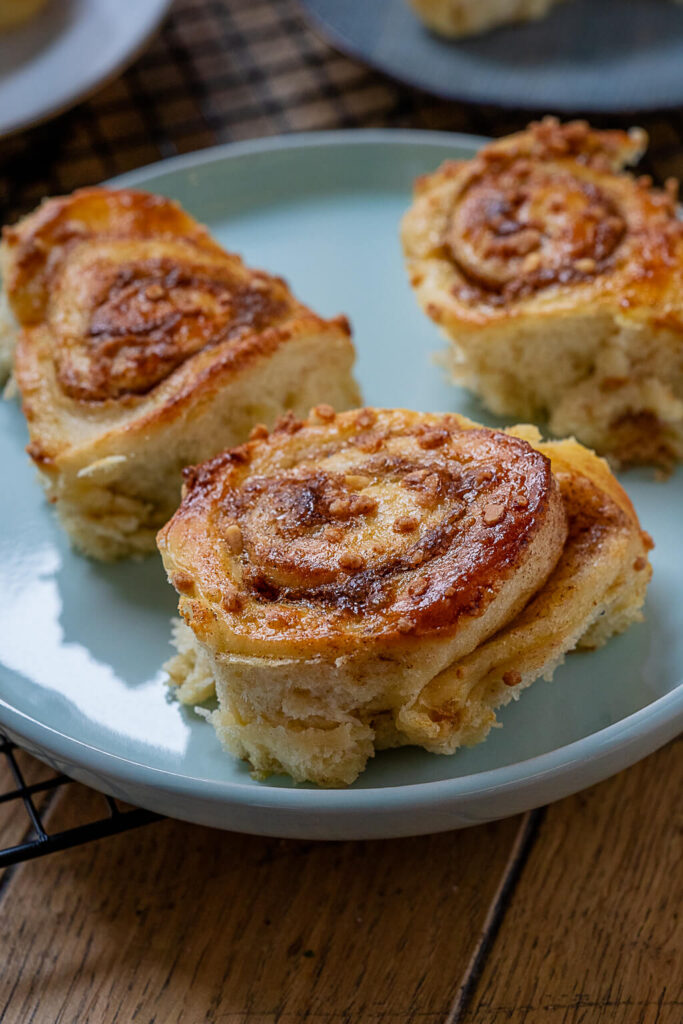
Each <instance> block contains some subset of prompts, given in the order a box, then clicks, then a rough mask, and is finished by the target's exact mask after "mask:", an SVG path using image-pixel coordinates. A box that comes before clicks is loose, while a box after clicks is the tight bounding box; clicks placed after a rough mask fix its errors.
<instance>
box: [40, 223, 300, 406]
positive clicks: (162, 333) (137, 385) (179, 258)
mask: <svg viewBox="0 0 683 1024" xmlns="http://www.w3.org/2000/svg"><path fill="white" fill-rule="evenodd" d="M122 248H124V251H121V249H122ZM126 248H128V247H127V246H125V247H122V246H120V245H119V244H117V243H109V244H105V245H104V246H102V245H100V246H96V245H95V246H93V247H91V248H90V249H89V250H88V252H87V253H84V254H83V258H81V259H75V260H74V261H73V262H72V264H71V265H70V266H68V267H67V268H66V270H65V274H64V277H63V278H62V281H61V288H62V293H63V294H64V296H65V299H66V298H67V296H69V301H72V302H74V304H75V306H76V308H75V309H74V311H73V316H74V317H75V318H77V322H78V327H77V329H76V330H75V331H72V330H69V329H68V328H67V330H62V323H61V322H57V323H56V324H55V352H54V355H55V363H56V367H57V377H58V380H59V382H60V385H61V387H62V389H63V391H64V392H65V393H66V394H68V395H69V396H70V397H71V398H76V399H81V400H89V401H92V400H103V399H109V398H120V397H122V396H124V395H128V394H138V395H139V394H145V393H147V392H148V391H150V390H151V389H152V388H153V387H155V386H156V385H157V384H159V383H160V382H161V381H163V380H164V379H165V378H166V377H167V376H168V375H169V374H170V373H172V372H173V371H174V370H175V369H177V367H179V366H180V365H181V364H182V363H183V362H184V361H185V360H186V359H188V358H189V357H190V356H193V355H195V354H196V353H197V352H201V351H202V350H203V349H206V348H210V347H213V346H215V345H218V344H219V343H221V342H223V341H226V340H228V339H230V338H234V337H238V336H240V335H241V334H243V333H245V332H250V331H258V330H262V329H263V328H264V327H266V326H268V325H269V324H272V323H273V322H274V321H276V320H278V319H280V318H282V317H283V315H285V314H286V313H287V312H288V310H289V308H290V305H289V303H288V301H287V292H286V289H285V288H284V287H283V286H282V284H281V283H280V282H278V281H276V280H274V279H269V278H267V277H266V275H257V274H252V275H250V276H249V277H248V278H246V277H245V275H243V274H240V273H236V272H235V269H234V268H233V267H231V266H230V264H229V263H228V262H227V261H226V263H225V264H224V265H223V264H221V263H220V262H219V261H206V262H202V261H201V259H198V258H197V255H198V254H196V253H194V252H192V251H191V250H183V248H182V247H181V246H178V245H177V244H175V243H173V244H171V243H166V244H165V246H164V248H165V249H166V250H167V254H166V255H163V256H160V255H157V254H156V252H155V250H158V248H159V244H158V243H156V244H154V245H153V246H148V245H147V244H146V243H145V242H139V243H137V245H136V247H135V248H136V253H135V256H134V258H130V255H129V254H128V253H127V252H126V251H125V249H126ZM148 249H151V253H150V255H149V256H147V258H145V257H146V250H148Z"/></svg>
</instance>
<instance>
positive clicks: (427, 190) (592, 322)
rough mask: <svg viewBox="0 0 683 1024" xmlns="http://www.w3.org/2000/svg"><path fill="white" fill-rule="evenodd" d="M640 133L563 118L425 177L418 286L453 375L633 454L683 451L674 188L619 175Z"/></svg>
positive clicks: (505, 403) (682, 302) (603, 448)
mask: <svg viewBox="0 0 683 1024" xmlns="http://www.w3.org/2000/svg"><path fill="white" fill-rule="evenodd" d="M645 141H646V137H645V135H644V133H643V132H642V131H640V130H637V129H634V130H632V131H631V132H629V133H626V132H622V131H593V130H592V129H591V128H589V127H588V125H587V124H585V123H584V122H579V121H577V122H573V123H571V124H565V125H560V124H559V123H558V122H557V121H555V120H554V119H552V118H549V119H546V120H545V121H543V122H541V123H539V124H533V125H531V126H530V127H529V129H528V130H527V131H525V132H522V133H520V134H519V135H512V136H510V137H509V138H506V139H502V140H500V141H498V142H493V143H491V144H490V145H488V146H485V147H484V148H483V149H482V150H481V151H480V153H479V154H478V155H477V156H476V157H475V158H474V159H473V160H469V161H461V162H451V163H447V164H444V165H443V167H441V168H440V169H439V170H438V171H436V173H434V174H432V175H429V176H428V177H426V178H424V179H422V180H420V181H418V182H417V186H416V194H415V202H414V204H413V206H412V208H411V209H410V210H409V212H408V213H407V214H406V216H405V219H404V221H403V228H402V237H403V245H404V250H405V255H406V259H407V264H408V271H409V275H410V280H411V283H412V285H413V287H414V288H415V290H416V293H417V297H418V300H419V302H420V304H421V306H422V307H423V309H424V310H425V312H426V313H427V314H428V315H429V316H430V317H431V318H432V319H433V320H434V321H435V322H436V323H437V324H439V325H440V327H441V328H442V330H443V331H444V332H445V334H446V335H447V336H448V337H449V338H450V339H451V341H452V345H451V346H450V356H449V362H450V368H451V371H452V374H453V377H454V379H455V380H456V381H457V382H459V383H461V384H464V385H465V386H466V387H468V388H470V389H471V390H472V391H474V392H475V393H476V394H478V395H479V396H480V397H481V398H482V399H483V401H484V402H485V403H486V405H487V406H488V407H489V408H490V409H492V410H493V411H494V412H496V413H500V414H503V415H508V416H515V417H519V418H524V419H538V418H547V420H548V422H549V427H550V430H551V431H552V432H553V433H554V434H556V435H559V436H562V435H567V434H574V435H575V436H576V437H578V438H579V439H580V440H581V441H583V442H585V443H586V444H589V445H591V447H593V448H595V449H596V450H598V451H600V452H603V453H605V454H609V455H612V456H614V457H615V459H617V460H619V461H622V462H650V461H652V462H657V463H665V464H666V463H669V462H671V461H672V460H675V459H680V458H681V457H682V456H683V287H682V284H681V281H682V276H681V275H682V273H683V233H682V226H681V223H680V221H679V220H678V217H677V207H676V202H675V190H674V189H673V188H669V189H668V190H666V191H660V190H659V189H655V188H653V187H652V183H651V181H650V179H649V178H643V177H641V178H635V177H633V176H632V175H631V174H629V173H626V172H624V171H623V170H622V168H623V167H624V165H625V164H629V163H633V162H634V161H635V160H637V159H638V157H639V156H640V154H641V153H642V151H643V149H644V146H645Z"/></svg>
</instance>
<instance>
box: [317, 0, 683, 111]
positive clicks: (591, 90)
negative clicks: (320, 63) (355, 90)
mask: <svg viewBox="0 0 683 1024" xmlns="http://www.w3.org/2000/svg"><path fill="white" fill-rule="evenodd" d="M303 4H304V7H305V8H306V9H307V11H308V12H309V14H311V15H312V18H313V22H314V24H316V25H317V26H318V27H319V28H320V29H322V30H323V33H324V34H325V35H326V36H327V37H328V39H330V40H331V41H332V42H333V43H334V45H335V46H337V47H338V48H339V49H340V50H343V51H345V52H346V53H349V54H351V55H352V56H354V57H357V58H358V59H360V60H362V61H365V62H366V63H368V64H371V65H372V66H373V67H376V68H379V69H380V70H381V71H384V72H385V73H386V74H388V75H391V76H392V77H393V78H397V79H399V80H400V81H402V82H406V83H408V84H409V85H413V86H417V87H418V88H421V89H424V90H426V91H427V92H431V93H434V94H436V95H437V96H442V97H444V98H446V99H453V100H466V101H469V102H474V103H491V104H495V105H498V106H503V107H518V108H523V109H533V110H540V109H543V110H547V111H582V112H585V113H596V112H604V113H615V112H627V111H631V110H653V109H658V108H662V107H672V106H677V105H679V104H681V103H683V5H682V6H678V5H676V4H675V3H673V2H671V0H567V2H566V3H564V4H561V5H560V6H559V7H557V8H556V9H554V10H552V11H551V12H550V13H549V14H548V16H547V17H546V18H544V19H542V20H540V21H534V22H527V23H525V24H518V25H512V26H505V27H502V28H498V29H495V30H493V31H491V32H488V33H486V34H484V35H481V36H477V37H472V38H469V39H461V40H453V41H449V40H445V39H440V38H439V37H438V36H435V35H433V34H432V33H430V32H429V31H428V30H427V29H426V28H424V27H423V25H422V23H421V22H420V21H419V20H418V18H417V17H416V16H415V15H414V14H413V12H412V10H411V9H410V8H409V6H408V3H407V0H343V2H342V0H303Z"/></svg>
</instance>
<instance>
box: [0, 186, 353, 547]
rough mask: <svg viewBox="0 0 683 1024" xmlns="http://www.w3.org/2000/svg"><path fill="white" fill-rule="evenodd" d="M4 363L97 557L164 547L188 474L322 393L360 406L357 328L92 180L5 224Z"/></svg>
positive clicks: (169, 218)
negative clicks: (355, 371) (158, 542)
mask: <svg viewBox="0 0 683 1024" xmlns="http://www.w3.org/2000/svg"><path fill="white" fill-rule="evenodd" d="M0 261H1V263H2V278H3V285H4V289H5V298H6V300H7V304H8V306H9V307H10V309H11V312H8V313H7V315H4V314H3V313H0V370H2V369H4V371H5V372H6V371H8V370H9V368H10V362H11V353H12V349H13V347H14V340H15V336H16V333H17V332H16V328H15V327H14V324H15V323H17V322H18V324H19V325H20V326H21V330H20V331H19V340H18V344H17V350H16V355H15V378H16V382H17V386H18V388H19V391H20V394H21V398H22V403H23V409H24V413H25V415H26V418H27V421H28V426H29V434H30V439H31V443H30V445H29V448H28V451H29V454H30V455H31V457H32V458H33V460H34V462H35V463H36V465H37V467H38V469H39V471H40V475H41V479H42V481H43V483H44V484H45V487H46V490H47V493H48V497H49V500H50V501H51V502H53V503H54V504H55V505H56V511H57V513H58V515H59V517H60V520H61V522H62V524H63V525H64V527H65V528H66V530H67V531H68V533H69V535H70V537H71V539H72V541H73V543H74V544H75V545H76V547H78V548H79V549H80V550H81V551H83V552H85V553H86V554H89V555H91V556H93V557H95V558H99V559H104V560H108V559H112V558H119V557H124V556H126V555H140V554H144V553H147V552H151V551H153V550H154V536H155V533H156V531H157V530H158V529H159V527H160V526H161V525H162V524H163V523H164V522H166V520H167V519H168V518H169V517H170V516H171V515H172V514H173V512H174V510H175V508H176V507H177V505H178V502H179V500H180V488H181V476H180V474H181V470H182V468H183V467H184V466H186V465H188V464H191V463H194V462H198V461H202V460H204V459H207V458H208V457H210V456H211V455H213V454H214V453H215V452H217V451H220V450H221V449H223V448H225V447H226V446H233V445H236V444H239V443H241V442H242V441H245V440H246V438H247V436H248V434H249V431H250V429H251V428H252V427H253V426H254V425H255V424H256V423H258V422H263V423H265V424H267V425H271V424H272V423H273V422H274V420H275V419H276V417H277V416H278V415H280V414H282V413H284V412H285V411H286V410H289V409H293V410H294V411H295V412H297V413H299V414H301V413H303V412H304V411H306V410H307V409H308V408H310V405H311V404H312V403H314V402H316V401H319V400H320V398H321V397H323V396H324V397H325V398H326V400H327V401H328V402H329V403H330V404H331V405H332V406H334V407H335V408H345V407H348V406H350V405H351V406H353V405H356V404H357V403H358V399H359V395H358V389H357V386H356V384H355V381H354V379H353V376H352V364H353V360H354V350H353V345H352V342H351V338H350V328H349V325H348V322H347V321H346V320H345V319H344V318H343V317H339V318H337V319H335V320H329V321H326V320H322V319H321V318H319V317H317V316H316V315H315V314H314V313H312V312H311V311H310V310H308V309H307V308H306V307H305V306H303V305H302V304H301V303H300V302H298V300H297V299H296V298H295V297H294V296H293V295H292V293H291V291H290V290H289V289H288V287H287V285H286V283H285V282H284V281H283V280H282V279H280V278H276V277H273V276H272V275H269V274H267V273H265V272H263V271H258V270H252V269H250V268H249V267H247V266H245V264H244V263H243V262H242V260H241V259H240V257H239V256H237V255H235V254H232V253H228V252H226V251H224V250H223V249H222V248H221V247H220V246H219V245H218V244H217V243H216V242H215V241H214V240H213V239H212V238H211V237H210V235H209V234H208V232H207V231H206V229H205V228H204V227H203V226H202V225H200V224H198V223H197V222H196V221H195V220H193V218H191V217H190V216H189V215H188V214H186V213H184V211H183V210H182V209H181V208H180V207H179V206H178V205H177V204H176V203H174V202H171V201H169V200H167V199H164V198H162V197H158V196H152V195H148V194H146V193H142V192H136V191H133V190H127V189H122V190H116V189H107V188H92V189H83V190H80V191H78V192H75V193H73V194H72V195H71V196H65V197H61V198H57V199H51V200H47V201H46V202H44V203H43V204H42V205H41V206H40V207H39V208H38V209H37V210H36V211H35V212H34V213H32V214H31V215H30V216H28V217H26V218H24V220H22V221H20V222H19V224H17V225H15V226H14V227H11V228H6V229H5V230H4V232H3V242H2V246H1V248H0Z"/></svg>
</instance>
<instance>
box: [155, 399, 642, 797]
mask: <svg viewBox="0 0 683 1024" xmlns="http://www.w3.org/2000/svg"><path fill="white" fill-rule="evenodd" d="M595 461H596V462H597V460H595ZM608 476H609V474H608ZM610 479H612V478H611V477H610ZM616 486H617V487H618V485H616ZM598 495H599V499H600V500H599V501H598V502H597V506H598V507H597V508H593V510H592V512H591V513H589V519H590V520H591V522H590V524H589V527H590V529H591V530H592V529H593V527H595V525H596V522H594V520H595V521H599V526H600V529H602V530H603V531H607V532H609V530H610V524H609V523H608V516H607V513H606V512H605V509H604V492H603V491H602V490H600V491H599V492H598ZM575 504H577V506H578V505H579V504H585V502H581V501H579V500H578V499H577V501H576V502H575ZM594 504H595V503H594ZM614 514H615V523H617V522H618V528H619V529H623V528H624V524H625V523H626V519H625V516H624V514H623V513H622V512H620V511H619V510H618V509H617V510H616V511H615V513H614ZM631 514H632V510H631ZM570 520H571V513H570V510H569V508H568V505H567V502H566V501H565V499H564V498H563V494H562V486H561V483H560V481H559V480H558V479H557V478H556V476H555V475H554V473H553V471H552V466H551V462H550V459H549V458H548V457H547V456H546V455H545V454H543V453H542V452H541V451H539V450H538V447H534V446H532V445H531V444H529V443H528V441H526V440H525V439H523V438H521V437H518V436H514V435H512V434H506V433H500V432H496V431H493V430H489V429H487V428H483V427H478V426H477V425H476V424H473V423H471V422H470V421H468V420H465V419H463V418H462V417H459V416H455V415H444V416H434V415H425V414H419V413H413V412H407V411H405V410H394V411H391V410H377V409H362V410H358V411H356V412H349V413H341V414H339V415H336V416H335V414H334V411H333V410H332V409H331V408H329V407H326V406H323V407H318V408H317V409H314V410H313V412H312V414H311V416H310V418H309V419H308V420H307V421H305V422H301V421H299V420H296V419H295V418H294V417H287V418H285V419H284V420H282V421H281V422H280V423H279V424H278V425H277V426H276V428H275V430H274V431H273V433H272V434H270V435H268V432H267V431H266V430H265V428H263V429H260V428H259V429H257V430H256V432H255V434H254V436H253V438H252V440H251V441H249V442H248V443H247V444H245V445H243V446H241V447H239V448H237V449H233V450H230V451H227V452H225V453H223V454H222V455H219V456H217V457H216V458H214V459H213V460H211V461H210V462H208V463H205V464H204V465H201V466H198V467H194V468H192V469H189V470H187V471H186V474H185V488H184V497H183V501H182V503H181V506H180V508H179V510H178V512H177V513H176V514H175V516H174V517H173V519H172V520H171V521H170V523H168V524H167V525H166V526H165V527H164V528H163V529H162V530H161V532H160V534H159V537H158V544H159V548H160V551H161V554H162V558H163V560H164V565H165V567H166V570H167V572H168V575H169V579H170V581H171V583H172V584H173V585H174V586H175V588H176V589H177V590H178V592H179V594H180V611H181V614H182V616H183V618H184V620H185V623H186V625H185V626H183V627H182V628H180V629H179V631H178V632H177V643H178V646H179V652H180V653H179V655H178V657H177V658H176V659H175V660H174V662H173V663H171V665H170V667H169V671H170V674H171V677H172V678H173V679H174V681H175V682H176V683H178V685H179V686H180V691H179V695H180V697H181V699H182V700H185V701H187V702H190V703H195V702H197V701H198V700H202V699H204V698H205V697H206V696H208V695H209V694H210V693H211V692H212V691H213V688H214V686H216V688H217V693H218V698H219V703H220V710H219V711H218V712H216V714H215V715H214V724H215V725H216V728H217V730H218V733H219V736H220V737H221V739H222V740H223V742H224V743H225V745H226V746H227V747H228V749H229V750H232V751H233V752H236V753H238V754H240V755H241V756H245V757H247V758H248V759H249V760H250V762H251V764H252V766H253V767H254V768H255V769H256V770H257V771H270V770H279V769H284V770H285V771H287V772H289V773H290V774H292V775H293V776H294V777H295V778H297V779H310V780H313V781H316V782H320V783H322V784H340V783H348V782H350V781H352V780H353V778H354V777H355V776H356V775H357V774H358V772H359V771H360V770H361V769H362V767H363V765H364V763H365V761H366V760H367V757H368V756H369V755H370V754H371V753H372V751H373V749H374V747H375V746H383V745H388V744H391V745H395V744H396V743H419V744H421V745H423V746H428V747H429V748H430V749H454V747H455V746H457V745H458V744H459V743H460V742H469V741H470V739H471V738H472V736H473V735H474V734H477V733H478V734H479V738H483V734H485V732H486V731H487V730H488V728H489V727H490V724H491V720H492V713H491V710H490V707H489V706H487V708H486V715H484V719H485V723H484V724H482V721H481V719H482V715H481V711H480V710H479V711H477V715H476V716H475V717H476V723H477V724H476V726H475V725H474V724H473V722H469V724H468V723H467V721H466V715H465V710H466V709H465V705H463V703H462V701H461V702H460V703H459V705H458V708H457V713H456V711H454V710H453V709H451V710H449V711H448V714H446V712H445V711H444V708H445V707H447V706H448V707H450V705H449V701H451V700H452V699H453V693H454V688H453V687H452V686H450V687H449V686H446V690H447V696H446V697H444V695H443V692H442V690H441V689H440V687H441V684H442V683H444V680H446V677H447V675H448V674H449V673H450V674H452V673H453V672H455V671H456V670H457V669H458V668H459V667H460V666H462V665H463V664H465V663H466V662H467V659H468V658H469V659H472V658H474V657H475V656H476V652H480V653H481V651H482V650H483V648H484V647H486V645H487V644H488V643H491V642H492V641H491V638H492V637H493V636H494V635H496V636H498V635H500V633H501V630H504V629H506V628H507V627H508V626H509V625H510V624H512V623H515V622H517V620H518V619H519V617H520V616H522V615H524V610H525V609H526V608H528V607H529V606H530V603H531V602H533V601H534V600H539V595H543V593H544V590H545V588H546V587H548V586H549V585H550V584H549V579H550V580H552V579H553V574H557V572H558V566H559V565H560V563H561V562H562V560H563V559H564V560H565V562H566V560H567V558H568V557H569V555H568V540H567V538H568V528H569V529H570V530H571V521H570ZM568 522H569V523H570V525H569V527H568ZM631 526H632V523H631ZM585 532H586V531H585V530H584V531H583V534H582V535H583V536H585ZM629 532H632V530H631V527H629ZM635 536H636V537H637V541H636V544H641V541H640V534H639V532H638V531H637V529H636V531H635ZM595 538H596V544H597V532H596V534H595ZM603 541H604V537H603V538H602V539H601V541H600V543H602V542H603ZM592 554H593V555H594V554H595V552H593V553H592ZM591 561H592V559H591ZM576 568H577V566H576V565H574V567H573V569H572V570H571V571H572V572H573V571H574V570H576ZM568 573H569V570H568V569H565V577H566V576H567V574H568ZM644 578H645V577H644ZM594 596H595V595H594V594H592V595H591V602H592V600H593V597H594ZM641 597H642V595H641ZM601 610H602V609H601ZM577 614H578V613H577ZM594 614H595V605H594V604H591V612H590V614H589V620H590V621H589V622H588V623H587V622H586V612H585V609H584V608H582V610H581V613H580V615H579V621H578V626H579V627H581V626H583V629H581V632H585V629H586V628H587V626H588V625H589V624H590V623H592V621H593V615H594ZM537 617H538V616H532V617H531V618H537ZM188 627H189V628H188ZM576 629H577V623H576V622H575V621H572V631H571V636H568V638H567V644H568V646H574V645H575V643H576V642H577V640H578V636H577V635H576ZM553 644H554V648H553V649H554V650H555V652H556V655H557V651H558V650H560V648H562V651H561V652H563V651H564V650H566V649H567V648H566V647H562V644H561V641H558V640H557V638H555V639H553ZM558 644H559V646H558ZM535 647H536V653H538V650H543V648H542V647H541V648H539V647H538V644H536V645H535ZM543 653H544V655H547V649H546V650H545V651H543ZM556 655H555V656H556ZM507 660H508V659H506V658H502V659H499V661H498V663H496V664H495V665H494V667H493V681H494V682H496V683H497V685H498V689H500V688H501V687H502V690H503V696H501V695H500V694H498V693H497V692H496V699H495V702H494V703H500V702H502V701H504V699H505V692H507V684H506V682H505V681H503V676H504V675H506V678H507V683H509V681H510V679H512V678H516V676H515V674H514V673H515V672H517V671H518V668H517V664H516V663H515V664H514V667H513V668H509V667H508V665H507ZM547 661H548V658H547V657H546V656H544V657H542V659H541V664H540V665H538V666H537V665H536V664H534V667H533V670H530V671H528V672H525V681H526V682H531V681H532V679H533V678H536V676H537V675H538V674H539V673H540V670H545V669H546V668H547V664H546V663H547ZM519 664H520V665H521V664H522V659H521V658H520V659H519ZM496 672H497V673H498V674H497V676H496ZM510 672H512V675H510ZM521 680H522V676H521V675H520V678H519V682H521ZM436 681H438V683H437V682H436ZM430 687H432V688H433V687H436V688H437V689H436V691H435V692H438V693H439V698H438V702H437V703H435V704H433V705H431V704H430V706H429V708H428V710H426V711H425V710H424V708H423V704H424V702H425V700H427V696H426V695H427V694H428V693H429V688H430ZM472 706H474V705H472ZM463 716H465V717H463ZM444 722H448V723H450V724H449V725H446V726H444V724H443V723H444ZM425 723H427V724H426V725H425Z"/></svg>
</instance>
